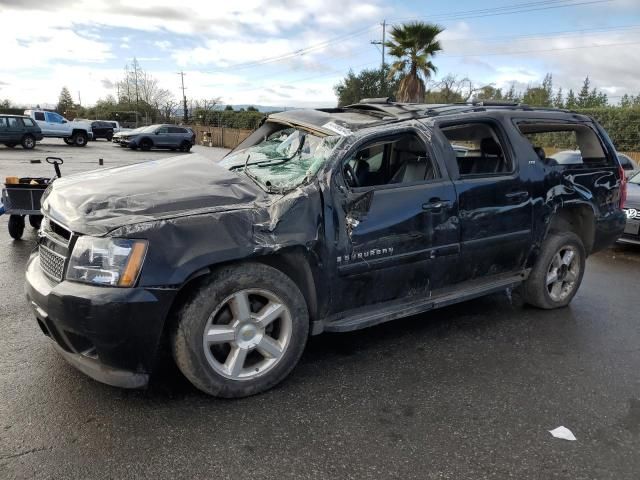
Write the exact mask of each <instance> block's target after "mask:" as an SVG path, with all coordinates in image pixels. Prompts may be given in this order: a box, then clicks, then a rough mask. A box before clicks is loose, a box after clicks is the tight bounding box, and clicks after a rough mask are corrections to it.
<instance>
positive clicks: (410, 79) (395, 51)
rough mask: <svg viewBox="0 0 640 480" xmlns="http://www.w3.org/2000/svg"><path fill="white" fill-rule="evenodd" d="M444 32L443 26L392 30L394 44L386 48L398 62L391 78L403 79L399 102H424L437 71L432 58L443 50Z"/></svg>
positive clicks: (407, 25)
mask: <svg viewBox="0 0 640 480" xmlns="http://www.w3.org/2000/svg"><path fill="white" fill-rule="evenodd" d="M443 31H444V28H442V27H440V26H439V25H435V24H433V23H425V22H411V23H405V24H403V25H394V27H393V28H392V29H391V41H389V42H387V43H386V46H387V47H389V55H391V56H393V57H396V58H397V60H396V61H395V62H393V63H392V64H391V69H390V71H389V78H392V77H393V76H395V75H396V74H398V73H399V74H401V75H402V78H401V80H400V84H399V87H398V94H397V97H398V101H399V102H417V103H419V102H424V94H425V89H426V88H425V80H428V79H429V78H431V74H432V73H435V72H436V71H437V69H436V66H435V65H434V64H433V63H432V62H431V60H430V58H431V57H433V56H434V55H435V54H436V53H437V52H440V51H441V50H442V47H441V46H440V42H439V41H438V39H437V38H436V37H437V36H438V35H439V34H440V33H442V32H443Z"/></svg>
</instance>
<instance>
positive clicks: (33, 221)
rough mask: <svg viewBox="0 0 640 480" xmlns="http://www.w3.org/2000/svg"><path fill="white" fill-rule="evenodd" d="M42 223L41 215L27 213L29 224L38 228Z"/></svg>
mask: <svg viewBox="0 0 640 480" xmlns="http://www.w3.org/2000/svg"><path fill="white" fill-rule="evenodd" d="M41 223H42V215H29V225H31V226H32V227H33V228H35V229H36V230H38V229H39V228H40V224H41Z"/></svg>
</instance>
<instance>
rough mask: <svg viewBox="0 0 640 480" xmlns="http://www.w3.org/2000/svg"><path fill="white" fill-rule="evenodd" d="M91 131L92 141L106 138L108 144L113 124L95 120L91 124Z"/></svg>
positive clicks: (111, 136) (111, 135)
mask: <svg viewBox="0 0 640 480" xmlns="http://www.w3.org/2000/svg"><path fill="white" fill-rule="evenodd" d="M91 130H92V131H93V139H94V140H97V139H98V138H106V139H107V141H108V142H110V141H111V139H112V138H113V124H112V123H109V122H103V121H101V120H96V121H94V122H91Z"/></svg>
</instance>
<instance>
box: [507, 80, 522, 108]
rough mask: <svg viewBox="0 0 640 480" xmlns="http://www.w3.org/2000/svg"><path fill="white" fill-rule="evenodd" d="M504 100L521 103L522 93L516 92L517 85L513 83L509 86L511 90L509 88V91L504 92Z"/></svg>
mask: <svg viewBox="0 0 640 480" xmlns="http://www.w3.org/2000/svg"><path fill="white" fill-rule="evenodd" d="M504 100H505V101H507V102H512V103H520V101H521V98H520V94H519V93H518V92H516V86H515V85H514V84H513V83H512V84H511V86H510V87H509V90H507V93H505V94H504Z"/></svg>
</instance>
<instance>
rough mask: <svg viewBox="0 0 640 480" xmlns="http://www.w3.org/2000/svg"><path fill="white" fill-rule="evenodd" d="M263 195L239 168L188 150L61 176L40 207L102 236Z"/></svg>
mask: <svg viewBox="0 0 640 480" xmlns="http://www.w3.org/2000/svg"><path fill="white" fill-rule="evenodd" d="M267 198H268V195H267V194H266V193H265V192H264V191H263V190H262V189H260V188H259V187H258V186H257V185H256V184H254V183H253V182H252V181H251V180H250V179H249V178H248V177H247V176H246V175H244V174H243V173H235V172H231V171H229V170H227V169H225V168H223V167H221V166H219V165H216V164H215V163H214V162H213V161H212V160H209V159H206V158H204V157H202V156H199V155H195V154H192V155H181V156H179V157H173V158H168V159H165V160H154V161H150V162H145V163H139V164H136V165H130V166H126V167H117V168H111V169H108V170H96V171H92V172H88V173H82V174H78V175H71V176H68V177H62V178H59V179H57V180H55V181H54V182H53V184H52V185H51V186H50V187H49V189H48V190H47V192H46V193H45V197H44V198H43V202H42V211H43V212H44V213H45V214H46V215H48V216H50V217H51V218H52V219H54V220H56V221H58V222H60V223H62V224H63V225H65V226H67V227H68V228H70V229H71V230H73V231H75V232H78V233H84V234H90V235H102V234H106V233H108V232H109V231H111V230H113V229H115V228H118V227H121V226H124V225H129V224H132V223H139V222H148V221H154V220H160V219H166V218H173V217H179V216H186V215H192V214H197V213H207V212H212V211H222V210H232V209H241V208H251V207H252V206H254V203H255V202H257V201H261V200H266V199H267Z"/></svg>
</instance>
